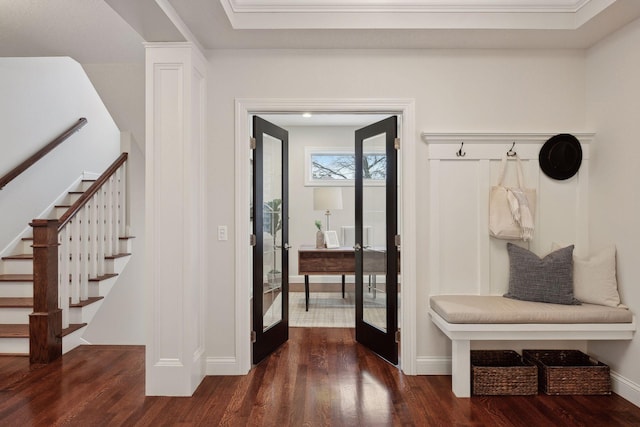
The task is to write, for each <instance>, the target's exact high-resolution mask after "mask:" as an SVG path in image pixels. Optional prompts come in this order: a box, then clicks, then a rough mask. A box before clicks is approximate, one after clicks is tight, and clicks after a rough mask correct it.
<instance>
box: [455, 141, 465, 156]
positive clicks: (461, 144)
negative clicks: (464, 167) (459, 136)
mask: <svg viewBox="0 0 640 427" xmlns="http://www.w3.org/2000/svg"><path fill="white" fill-rule="evenodd" d="M463 145H464V142H461V143H460V149H459V150H458V151H456V156H458V157H464V156H466V155H467V153H465V152H463V151H462V146H463Z"/></svg>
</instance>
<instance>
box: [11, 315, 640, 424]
mask: <svg viewBox="0 0 640 427" xmlns="http://www.w3.org/2000/svg"><path fill="white" fill-rule="evenodd" d="M144 376H145V373H144V348H143V347H125V346H93V347H89V346H83V347H78V348H77V349H75V350H73V351H72V352H70V353H68V354H66V355H65V356H64V357H63V358H62V359H61V360H58V361H56V362H54V363H52V364H50V365H47V366H36V367H30V366H29V361H28V358H27V357H9V356H2V357H0V425H2V426H52V425H65V426H66V425H70V426H120V425H123V426H139V425H140V426H199V425H204V426H217V425H224V426H246V425H255V426H390V425H402V426H492V427H493V426H527V427H531V426H640V408H638V407H636V406H634V405H632V404H631V403H629V402H627V401H626V400H624V399H622V398H621V397H619V396H616V395H613V396H545V395H538V396H527V397H473V398H471V399H458V398H456V397H454V396H453V394H452V393H451V379H450V377H448V376H413V377H408V376H405V375H403V374H402V373H401V372H400V371H399V370H398V369H397V368H396V367H393V366H391V365H389V364H387V363H386V362H384V361H383V360H381V359H380V358H378V357H376V356H375V355H372V354H371V353H370V352H369V351H368V350H366V349H365V348H363V347H362V346H360V345H359V344H355V343H354V332H353V330H352V329H318V328H315V329H306V328H291V329H290V340H289V342H288V343H287V344H285V345H284V346H283V347H281V348H280V349H279V350H278V351H277V352H276V353H274V354H273V355H271V356H270V357H268V358H267V359H266V360H264V361H263V362H262V363H261V364H259V365H258V366H256V367H255V368H254V369H253V370H252V371H251V373H250V374H249V375H246V376H225V377H207V378H205V380H204V381H203V382H202V384H201V385H200V387H198V389H197V390H196V392H195V394H194V396H193V397H191V398H170V397H145V396H144Z"/></svg>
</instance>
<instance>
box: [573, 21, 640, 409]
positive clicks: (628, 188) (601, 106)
mask: <svg viewBox="0 0 640 427" xmlns="http://www.w3.org/2000/svg"><path fill="white" fill-rule="evenodd" d="M639 45H640V20H636V21H634V22H632V23H631V24H629V25H627V26H626V27H625V28H623V29H622V30H620V31H618V32H616V33H614V34H613V35H612V36H610V37H608V38H607V39H605V40H603V41H602V42H600V43H598V44H597V45H596V46H594V47H593V48H591V49H590V50H589V51H588V52H587V57H586V71H587V73H586V76H587V79H586V84H587V86H586V87H587V121H588V123H590V125H591V126H593V128H594V129H595V130H596V132H597V138H596V144H595V145H594V150H593V162H592V168H591V184H590V188H591V205H590V215H591V224H590V235H591V241H592V248H596V249H597V248H599V247H602V246H603V245H606V244H610V243H613V244H615V245H616V247H617V274H618V287H619V290H620V294H621V295H620V296H621V298H622V302H623V303H624V304H626V305H628V306H629V307H630V308H631V310H633V311H634V312H635V313H636V315H638V312H639V309H640V289H639V288H638V277H640V264H639V263H638V261H637V258H638V242H640V227H639V226H638V218H640V191H638V182H640V175H639V171H640V169H639V168H638V159H640V120H639V116H638V114H639V112H640V79H638V76H640V51H639V50H638V46H639ZM589 351H590V352H592V353H594V354H595V355H597V357H598V358H599V359H601V360H603V361H605V363H608V364H609V365H611V368H612V370H614V371H616V372H618V373H619V374H620V375H622V376H623V377H625V378H627V379H629V380H631V381H632V382H633V383H634V384H630V385H629V389H626V390H617V391H618V392H619V393H620V394H622V395H623V396H625V397H627V398H628V399H630V400H632V401H633V402H634V403H635V404H636V405H640V366H639V365H638V360H637V359H638V354H640V340H639V339H638V337H637V336H636V338H635V339H634V340H633V341H631V342H614V343H593V344H591V345H590V346H589Z"/></svg>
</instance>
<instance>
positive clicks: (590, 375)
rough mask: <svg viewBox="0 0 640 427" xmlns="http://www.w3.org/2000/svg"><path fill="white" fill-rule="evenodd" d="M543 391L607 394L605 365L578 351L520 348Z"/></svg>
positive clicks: (608, 390)
mask: <svg viewBox="0 0 640 427" xmlns="http://www.w3.org/2000/svg"><path fill="white" fill-rule="evenodd" d="M522 355H523V357H524V358H525V360H529V361H531V362H533V363H535V364H536V365H537V366H538V372H539V386H540V391H542V392H544V393H546V394H611V375H610V373H609V366H607V365H605V364H604V363H601V362H598V361H597V360H594V359H591V358H590V357H589V356H588V355H587V354H584V353H583V352H581V351H578V350H523V351H522Z"/></svg>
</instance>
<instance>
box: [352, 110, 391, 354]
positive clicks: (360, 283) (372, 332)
mask: <svg viewBox="0 0 640 427" xmlns="http://www.w3.org/2000/svg"><path fill="white" fill-rule="evenodd" d="M397 130H398V125H397V116H392V117H389V118H387V119H384V120H382V121H380V122H377V123H374V124H372V125H369V126H367V127H365V128H362V129H359V130H357V131H356V133H355V154H356V156H355V157H356V163H355V166H356V175H355V224H356V238H355V242H356V243H355V246H354V251H355V259H356V275H355V279H356V280H355V282H356V341H358V342H359V343H361V344H363V345H365V346H366V347H368V348H369V349H371V350H373V351H374V352H375V353H377V354H378V355H380V356H381V357H383V358H384V359H386V360H388V361H389V362H391V363H393V364H394V365H396V364H397V363H398V343H397V340H396V336H397V331H398V272H399V269H398V266H399V248H398V244H399V236H398V235H397V233H398V197H397V196H398V178H397V176H398V173H397V172H398V167H397V162H398V156H397V151H396V143H395V142H396V135H397ZM374 174H375V176H374ZM374 177H376V178H378V179H373V178H374ZM381 183H382V185H381ZM370 224H376V227H375V231H374V233H373V238H370V239H369V241H368V242H367V245H366V246H365V244H364V242H363V226H364V225H370ZM379 224H382V225H381V226H379ZM380 228H381V229H380Z"/></svg>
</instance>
